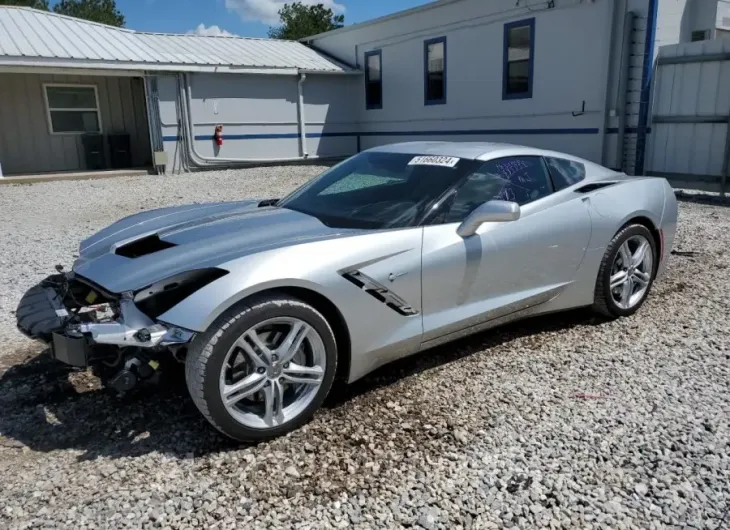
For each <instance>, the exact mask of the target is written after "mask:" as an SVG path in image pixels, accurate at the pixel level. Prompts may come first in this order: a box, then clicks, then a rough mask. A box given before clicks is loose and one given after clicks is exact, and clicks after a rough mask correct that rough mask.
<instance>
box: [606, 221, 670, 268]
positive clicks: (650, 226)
mask: <svg viewBox="0 0 730 530" xmlns="http://www.w3.org/2000/svg"><path fill="white" fill-rule="evenodd" d="M634 224H638V225H642V226H644V227H646V229H647V230H649V233H651V237H652V238H653V239H654V246H655V248H656V254H657V255H656V256H654V258H655V259H656V261H657V265H658V263H659V261H660V260H661V259H662V257H663V256H664V248H663V247H662V235H661V231H660V230H659V228H658V227H657V226H656V224H654V222H653V221H652V220H651V219H649V218H648V217H646V216H644V215H636V216H634V217H631V218H630V219H629V220H628V221H626V222H625V223H624V224H623V225H621V227H620V228H619V229H618V230H617V231H616V233H617V234H618V233H619V232H620V231H621V230H623V229H624V228H626V227H627V226H629V225H634Z"/></svg>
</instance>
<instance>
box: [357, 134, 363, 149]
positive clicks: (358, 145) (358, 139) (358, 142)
mask: <svg viewBox="0 0 730 530" xmlns="http://www.w3.org/2000/svg"><path fill="white" fill-rule="evenodd" d="M360 151H362V149H361V147H360V135H359V134H358V135H357V152H358V153H359V152H360Z"/></svg>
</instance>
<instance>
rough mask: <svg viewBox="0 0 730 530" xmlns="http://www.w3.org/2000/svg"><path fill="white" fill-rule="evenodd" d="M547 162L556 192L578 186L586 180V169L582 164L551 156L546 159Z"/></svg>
mask: <svg viewBox="0 0 730 530" xmlns="http://www.w3.org/2000/svg"><path fill="white" fill-rule="evenodd" d="M545 162H547V165H548V168H550V176H551V177H552V179H553V184H554V185H555V190H556V191H559V190H562V189H565V188H567V187H568V186H572V185H573V184H577V183H578V182H580V181H581V180H583V179H584V178H586V167H585V165H583V164H581V163H580V162H574V161H573V160H565V159H564V158H554V157H550V156H547V157H545Z"/></svg>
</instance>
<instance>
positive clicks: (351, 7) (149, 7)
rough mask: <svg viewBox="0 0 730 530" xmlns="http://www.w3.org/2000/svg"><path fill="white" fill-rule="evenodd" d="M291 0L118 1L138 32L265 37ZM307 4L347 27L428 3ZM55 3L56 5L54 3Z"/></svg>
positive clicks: (310, 0) (351, 0)
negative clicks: (342, 18)
mask: <svg viewBox="0 0 730 530" xmlns="http://www.w3.org/2000/svg"><path fill="white" fill-rule="evenodd" d="M287 1H289V2H290V3H291V2H292V0H116V2H117V7H118V8H119V10H120V11H121V12H122V13H123V14H124V16H125V17H126V19H127V27H128V28H130V29H135V30H139V31H157V32H164V33H188V32H197V33H201V34H205V35H219V34H226V33H229V34H233V35H239V36H242V37H265V36H266V32H267V30H268V29H269V26H271V25H276V23H277V20H278V16H277V12H278V10H279V9H280V8H281V7H282V6H283V5H284V4H285V3H286V2H287ZM301 1H302V3H305V4H314V3H323V4H325V5H326V6H327V7H330V8H332V9H333V10H334V11H335V13H337V14H344V15H345V24H353V23H356V22H362V21H365V20H369V19H372V18H375V17H379V16H382V15H387V14H390V13H395V12H396V11H401V10H403V9H408V8H411V7H415V6H418V5H422V4H425V3H428V0H301ZM52 3H53V2H52Z"/></svg>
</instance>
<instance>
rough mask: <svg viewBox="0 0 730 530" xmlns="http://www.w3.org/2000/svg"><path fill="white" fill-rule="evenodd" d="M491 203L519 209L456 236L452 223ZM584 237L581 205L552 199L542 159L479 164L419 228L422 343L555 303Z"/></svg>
mask: <svg viewBox="0 0 730 530" xmlns="http://www.w3.org/2000/svg"><path fill="white" fill-rule="evenodd" d="M492 199H501V200H509V201H514V202H517V203H519V204H520V207H521V216H520V218H519V220H517V221H511V222H503V223H484V224H483V225H482V226H481V227H480V228H479V229H478V230H477V233H476V234H474V235H472V236H469V237H466V238H462V237H461V236H459V235H458V234H457V233H456V229H457V227H458V226H459V224H460V222H461V221H463V220H464V218H465V217H466V216H467V215H468V214H469V213H471V211H472V210H474V208H476V207H477V206H478V205H480V204H482V203H484V202H486V201H488V200H492ZM590 234H591V221H590V214H589V213H588V209H587V207H586V205H585V204H584V202H583V200H582V198H581V197H580V195H579V194H576V193H574V192H572V191H565V192H557V193H555V192H554V187H553V184H552V181H551V178H550V173H549V171H548V168H547V167H546V164H545V162H544V160H543V159H542V157H539V156H537V157H536V156H514V157H507V158H500V159H495V160H490V161H487V162H485V163H484V165H483V166H482V167H481V168H480V169H479V170H478V171H476V172H475V173H474V174H472V175H470V176H469V177H468V178H466V180H465V181H464V182H463V184H462V185H461V186H460V187H459V188H458V189H457V191H456V193H455V195H454V197H453V200H452V201H451V204H446V203H445V207H444V211H443V212H442V213H439V215H438V217H437V218H436V219H435V220H434V221H433V222H432V223H430V224H429V225H428V226H426V227H425V228H424V233H423V264H422V281H423V296H422V307H423V330H424V335H423V342H422V344H423V345H424V346H426V345H428V343H429V341H433V340H435V339H437V338H439V337H443V336H445V335H448V334H450V333H455V332H458V331H460V330H463V329H466V328H468V327H471V326H473V325H477V324H480V323H482V322H485V321H488V320H491V319H493V318H498V317H501V316H504V315H507V314H510V313H513V312H516V311H519V310H521V309H525V308H527V307H530V306H532V305H537V304H540V303H542V302H546V301H548V300H550V299H551V298H553V297H555V296H556V295H557V294H559V293H560V292H561V291H562V290H563V289H564V288H565V287H566V286H567V285H569V284H570V283H571V282H572V281H573V279H574V277H575V274H576V271H577V269H578V267H579V265H580V263H581V260H582V259H583V256H584V254H585V250H586V247H587V245H588V242H589V240H590Z"/></svg>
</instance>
